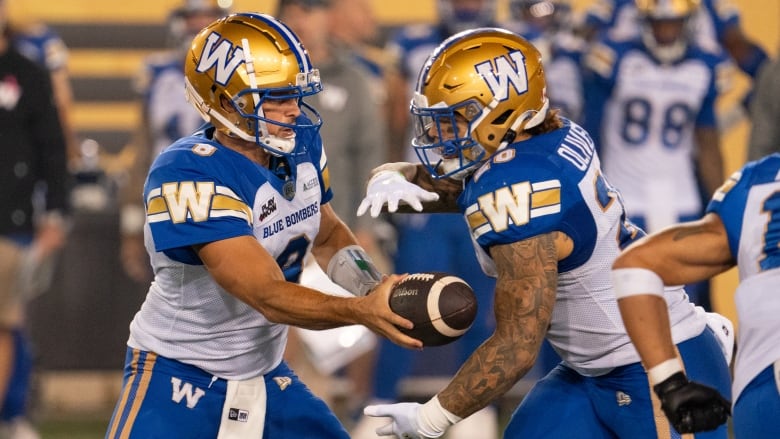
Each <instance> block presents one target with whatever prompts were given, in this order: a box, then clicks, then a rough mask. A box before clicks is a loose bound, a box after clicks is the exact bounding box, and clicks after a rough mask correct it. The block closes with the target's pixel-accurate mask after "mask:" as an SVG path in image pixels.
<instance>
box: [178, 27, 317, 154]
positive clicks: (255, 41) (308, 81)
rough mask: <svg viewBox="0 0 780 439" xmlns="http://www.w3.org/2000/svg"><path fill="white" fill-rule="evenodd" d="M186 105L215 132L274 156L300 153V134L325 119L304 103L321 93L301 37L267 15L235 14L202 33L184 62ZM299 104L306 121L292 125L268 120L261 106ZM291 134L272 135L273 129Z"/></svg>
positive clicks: (298, 121) (315, 128)
mask: <svg viewBox="0 0 780 439" xmlns="http://www.w3.org/2000/svg"><path fill="white" fill-rule="evenodd" d="M185 78H186V81H185V88H186V94H187V98H188V100H189V101H190V102H191V103H192V105H193V106H194V107H195V108H196V109H197V110H198V111H199V112H200V114H201V116H203V118H204V119H205V120H206V121H208V122H211V123H212V124H214V126H215V128H216V129H217V130H219V131H221V132H223V133H225V134H227V135H229V136H231V137H234V138H238V139H241V140H244V141H247V142H252V143H255V144H256V145H258V146H260V147H262V148H264V149H266V150H267V151H268V152H269V153H271V154H273V155H276V156H287V155H291V154H297V153H300V152H302V151H300V150H299V149H301V148H304V146H300V145H298V143H297V142H296V141H295V137H296V136H295V133H300V132H301V130H318V129H319V127H320V126H321V125H322V118H321V117H320V115H319V113H317V111H316V110H315V109H314V108H313V107H311V106H309V105H308V104H306V103H305V102H304V100H303V98H304V97H306V96H311V95H313V94H316V93H319V92H320V91H321V90H322V83H321V81H320V74H319V71H318V70H317V69H314V68H313V67H312V65H311V61H310V59H309V55H308V52H306V50H305V48H304V47H303V45H302V44H301V42H300V41H299V39H298V37H297V36H295V34H294V33H293V32H292V31H291V30H290V29H289V28H288V27H287V26H286V25H284V24H283V23H281V22H280V21H278V20H276V19H275V18H273V17H271V16H269V15H264V14H233V15H229V16H227V17H224V18H222V19H219V20H217V21H215V22H213V23H212V24H210V25H209V26H207V27H206V28H204V29H203V30H202V31H201V32H200V33H198V35H197V36H196V37H195V38H194V39H193V41H192V45H191V47H190V50H189V52H188V55H187V59H186V62H185ZM291 99H293V100H295V101H296V102H297V105H298V107H299V108H300V110H301V114H302V116H300V117H298V118H297V119H296V120H295V121H294V122H289V123H288V122H283V121H278V120H274V119H270V118H268V117H266V115H265V113H264V111H263V104H264V103H267V102H270V101H274V100H285V101H286V100H291ZM272 125H275V126H278V127H281V128H289V129H290V130H292V132H293V135H292V136H290V137H279V136H276V135H272V134H271V132H272V129H271V126H272Z"/></svg>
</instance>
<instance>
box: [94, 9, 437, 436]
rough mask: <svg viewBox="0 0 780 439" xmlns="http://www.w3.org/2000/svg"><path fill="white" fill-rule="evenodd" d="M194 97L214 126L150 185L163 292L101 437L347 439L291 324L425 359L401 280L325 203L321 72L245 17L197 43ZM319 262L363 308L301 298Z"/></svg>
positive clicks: (167, 154) (278, 34)
mask: <svg viewBox="0 0 780 439" xmlns="http://www.w3.org/2000/svg"><path fill="white" fill-rule="evenodd" d="M185 88H186V93H187V97H188V99H189V101H190V102H191V103H192V104H193V105H194V106H195V108H196V109H197V110H198V111H199V112H200V113H201V114H202V116H203V117H204V118H205V119H206V120H207V121H208V122H210V124H208V125H206V126H205V127H204V129H203V130H202V131H199V132H197V133H195V134H194V135H191V136H188V137H183V138H181V139H179V140H178V141H176V142H175V143H173V144H172V145H171V146H169V147H168V148H166V149H165V150H164V151H163V152H162V153H161V154H160V155H159V156H157V158H156V159H155V160H154V162H153V163H152V166H151V168H150V170H149V174H148V177H147V180H146V184H145V185H144V194H143V196H144V208H145V212H146V222H145V225H144V235H145V242H146V248H147V250H148V252H149V256H150V258H151V263H152V267H153V269H154V281H153V282H152V283H151V286H150V288H149V292H148V294H147V296H146V299H145V301H144V303H143V305H142V306H141V309H140V310H139V311H138V313H137V314H136V315H135V317H134V318H133V321H132V322H131V324H130V337H129V339H128V342H127V344H128V349H127V356H126V363H125V375H124V381H123V390H122V393H121V396H120V399H119V401H118V402H117V404H116V407H115V410H114V414H113V416H112V419H111V423H110V424H109V426H108V429H107V432H106V437H107V438H119V437H123V438H149V437H166V438H173V437H182V438H184V437H186V438H216V437H219V438H226V439H229V438H246V437H267V438H348V434H347V432H346V430H344V428H343V427H342V426H341V424H340V423H339V421H338V419H337V418H336V416H335V415H334V414H333V412H332V411H331V410H330V409H329V408H328V407H327V405H326V404H325V403H324V402H323V401H322V400H321V399H319V398H317V397H315V396H314V395H313V394H312V393H311V392H310V391H309V389H308V388H307V387H306V386H305V385H304V384H303V383H302V382H301V381H300V380H299V379H298V377H297V376H296V375H295V373H294V371H292V370H291V369H290V368H289V367H288V366H287V364H286V363H285V362H284V361H283V352H284V348H285V345H286V341H287V334H288V330H289V326H290V325H295V326H300V327H304V328H308V329H326V328H333V327H337V326H342V325H350V324H362V325H365V326H367V327H369V328H370V329H372V330H373V331H375V332H377V333H379V334H380V335H383V336H386V337H388V338H390V339H392V340H393V341H394V342H396V343H398V344H400V345H401V346H404V347H406V348H411V349H419V348H421V347H422V345H421V343H420V341H419V340H415V339H412V338H410V337H407V336H405V335H403V334H402V333H401V332H400V330H399V328H398V327H406V328H409V327H411V326H412V323H411V322H409V321H408V320H406V319H404V318H402V317H401V316H398V315H396V314H394V313H393V312H392V311H391V310H390V307H389V303H388V297H389V291H390V289H391V286H392V285H393V283H394V282H397V281H398V280H400V279H401V278H402V277H401V276H398V275H390V276H387V277H386V278H385V279H382V276H381V275H380V274H379V273H378V271H377V270H376V268H375V267H374V266H373V264H372V262H371V260H370V258H368V257H367V256H366V254H365V252H364V251H363V249H362V248H360V247H359V246H358V245H356V240H355V237H354V235H353V234H352V233H351V231H350V230H349V228H348V227H347V226H346V225H345V224H344V223H343V222H342V221H341V220H340V219H339V218H338V216H337V215H336V214H335V213H334V211H333V209H332V207H331V206H330V204H329V203H328V201H329V200H330V199H331V197H332V192H331V190H330V185H329V178H330V176H329V173H328V169H327V166H326V163H327V159H326V155H325V151H324V150H323V147H322V142H321V139H320V136H319V132H318V131H319V130H318V129H319V127H320V125H321V123H322V120H321V118H320V117H319V115H318V114H317V113H316V111H315V110H314V109H313V108H311V107H310V106H308V105H307V104H306V103H305V102H304V100H303V98H304V97H306V96H310V95H313V94H315V93H318V92H319V91H320V90H321V83H320V77H319V71H318V70H317V69H315V68H314V67H313V66H312V65H311V62H310V60H309V56H308V54H307V52H306V50H305V49H304V47H303V46H302V44H301V43H300V40H299V39H298V37H297V36H296V35H295V34H294V33H293V32H292V31H291V30H290V29H289V28H288V27H287V26H286V25H284V24H282V23H281V22H279V21H278V20H276V19H275V18H273V17H271V16H268V15H262V14H249V13H245V14H234V15H229V16H227V17H224V18H221V19H219V20H217V21H215V22H213V23H212V24H210V25H208V26H207V27H205V28H204V29H203V30H202V31H201V32H200V33H198V35H197V36H196V37H195V38H194V39H193V42H192V44H191V48H190V50H189V51H188V53H187V57H186V62H185ZM309 252H311V254H312V255H313V256H314V258H315V259H316V260H317V263H318V264H320V266H321V267H322V268H323V270H324V271H325V272H326V273H327V274H328V277H329V278H330V279H331V280H332V281H333V282H335V283H336V284H338V285H340V286H342V287H343V288H344V289H346V290H347V291H350V292H352V293H353V294H355V296H357V297H341V296H332V295H327V294H323V293H322V292H320V291H318V290H314V289H310V288H306V287H303V286H301V285H300V284H298V280H299V277H300V274H301V270H302V262H303V260H304V256H306V255H307V254H308V253H309ZM369 292H371V294H368V293H369Z"/></svg>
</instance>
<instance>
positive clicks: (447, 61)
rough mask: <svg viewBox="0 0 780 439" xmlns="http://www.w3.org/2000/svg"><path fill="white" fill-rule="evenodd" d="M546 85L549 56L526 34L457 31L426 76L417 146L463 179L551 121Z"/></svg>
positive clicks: (420, 86) (436, 166)
mask: <svg viewBox="0 0 780 439" xmlns="http://www.w3.org/2000/svg"><path fill="white" fill-rule="evenodd" d="M546 87H547V86H546V82H545V77H544V69H543V68H542V61H541V54H540V53H539V51H538V50H537V49H536V48H535V47H534V46H533V45H532V44H531V43H530V42H528V41H527V40H526V39H524V38H522V37H520V36H519V35H517V34H515V33H512V32H510V31H508V30H505V29H499V28H478V29H473V30H469V31H465V32H461V33H459V34H456V35H453V36H452V37H450V38H448V39H447V40H445V41H444V42H443V43H442V44H441V45H439V46H438V47H437V48H436V49H435V50H434V51H433V53H432V54H431V56H430V57H429V58H428V60H427V61H426V63H425V65H424V66H423V68H422V70H421V71H420V75H419V76H418V79H417V85H416V87H415V93H414V97H413V98H412V104H411V113H412V116H413V120H414V138H413V140H412V146H413V147H414V148H415V152H416V153H417V156H418V158H419V159H420V161H421V162H422V163H423V165H425V167H426V168H427V169H428V171H429V172H430V173H431V175H432V176H433V177H434V178H443V177H454V178H462V177H463V176H465V175H467V174H468V173H469V172H471V171H473V170H474V168H475V165H477V164H479V163H481V162H482V161H483V160H484V159H486V158H487V156H489V155H491V154H493V153H494V152H496V151H497V150H499V149H501V148H503V147H505V146H506V145H507V144H509V143H511V142H512V141H513V140H514V139H515V136H516V135H517V133H519V132H521V131H523V130H527V129H529V128H533V127H535V126H537V125H539V124H541V123H542V122H543V121H544V119H545V117H546V116H547V111H548V109H549V105H550V103H549V100H548V99H547V95H546V90H545V89H546ZM464 124H465V126H464Z"/></svg>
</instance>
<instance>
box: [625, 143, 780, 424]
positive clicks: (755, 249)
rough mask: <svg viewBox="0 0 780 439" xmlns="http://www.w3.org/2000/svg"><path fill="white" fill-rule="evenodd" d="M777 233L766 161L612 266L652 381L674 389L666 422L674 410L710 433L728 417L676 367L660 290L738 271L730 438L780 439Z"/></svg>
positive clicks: (769, 160) (773, 178) (771, 171)
mask: <svg viewBox="0 0 780 439" xmlns="http://www.w3.org/2000/svg"><path fill="white" fill-rule="evenodd" d="M779 230H780V154H772V155H769V156H766V157H765V158H763V159H761V160H759V161H755V162H750V163H748V164H747V165H745V166H744V167H743V168H742V169H741V170H739V171H738V172H735V173H734V174H733V175H732V176H731V177H730V178H729V179H728V180H727V181H726V183H725V184H723V186H721V187H720V189H718V191H717V192H716V193H715V195H714V196H713V197H712V200H711V201H710V203H709V205H708V206H707V212H706V214H705V215H704V216H703V217H702V218H700V219H698V220H696V221H692V222H687V223H680V224H677V225H674V226H671V227H669V228H667V229H665V230H663V231H661V232H658V233H655V234H651V235H649V236H647V237H646V238H644V239H641V240H639V241H638V242H637V243H636V244H634V245H632V246H630V247H628V249H626V251H624V252H623V253H622V254H621V255H620V256H618V258H617V259H616V260H615V262H614V264H613V271H612V273H613V277H614V279H615V287H616V288H615V293H616V294H617V296H618V304H619V305H620V311H621V314H622V316H623V321H624V322H625V325H626V328H627V330H628V333H629V335H630V336H631V338H632V339H633V340H634V343H635V344H636V346H637V349H638V350H639V354H640V355H641V356H642V361H643V362H644V364H645V365H646V366H647V367H649V368H650V371H652V372H654V373H655V375H656V380H657V381H660V382H662V381H663V380H666V382H668V383H674V387H675V388H676V390H674V391H672V392H669V395H668V397H667V398H666V400H665V401H664V409H665V410H667V414H669V415H670V417H674V416H680V414H679V413H674V412H673V411H671V410H673V409H674V408H675V407H680V408H682V409H683V410H684V411H687V412H689V413H690V415H689V417H688V419H689V420H690V422H693V423H694V424H697V423H700V424H707V423H713V422H717V421H718V420H720V419H721V418H720V414H721V413H722V412H723V410H724V409H723V408H722V405H721V402H722V398H721V397H719V396H718V395H717V394H716V393H715V392H714V391H713V390H712V389H710V390H709V391H706V392H705V391H703V392H701V393H693V392H692V391H691V389H689V387H690V385H689V384H687V377H686V375H687V376H690V370H689V369H688V364H687V363H686V364H684V365H683V364H681V363H680V360H679V356H678V355H677V353H676V352H675V349H674V345H673V343H672V341H671V337H670V335H669V318H668V315H667V312H666V306H665V304H664V301H663V289H664V285H677V284H684V283H690V282H695V281H698V280H702V279H709V278H711V277H713V276H715V275H717V274H719V273H722V272H724V271H726V270H728V269H730V268H732V267H735V266H736V267H737V268H738V270H739V285H738V286H737V290H736V293H735V296H734V299H735V301H736V309H737V319H738V320H737V323H738V324H739V325H738V329H739V333H738V335H737V347H738V349H737V355H736V359H735V363H734V383H733V386H732V391H731V392H732V398H733V410H734V414H733V415H734V422H733V424H734V435H735V437H736V438H737V439H758V438H767V439H768V438H776V437H780V417H778V416H776V414H777V413H780V390H778V384H777V383H778V380H779V379H780V378H778V377H780V340H778V334H779V333H780V319H778V318H777V316H778V314H779V313H780V297H778V296H777V284H778V281H780V245H778V239H780V238H779V237H780V233H778V231H779ZM724 395H725V394H724ZM682 421H683V420H681V422H682Z"/></svg>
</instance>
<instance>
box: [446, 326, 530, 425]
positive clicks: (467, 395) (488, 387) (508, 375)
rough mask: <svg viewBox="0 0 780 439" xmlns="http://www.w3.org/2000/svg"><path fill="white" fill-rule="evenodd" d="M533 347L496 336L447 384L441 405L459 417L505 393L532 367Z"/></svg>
mask: <svg viewBox="0 0 780 439" xmlns="http://www.w3.org/2000/svg"><path fill="white" fill-rule="evenodd" d="M537 353H538V345H537V346H536V348H533V347H531V346H524V345H523V342H522V341H520V340H511V339H509V340H508V339H503V338H501V337H497V336H496V335H495V334H494V336H493V337H491V338H489V339H488V340H487V341H486V342H485V343H483V344H482V345H481V346H480V347H479V348H477V349H476V350H475V351H474V353H472V354H471V356H470V357H469V359H468V360H467V361H466V362H465V363H464V364H463V366H461V368H460V370H459V371H458V373H457V374H456V375H455V377H454V378H453V379H452V381H450V383H449V385H448V386H447V387H446V388H445V389H444V390H442V391H441V392H439V394H438V396H439V401H440V402H441V404H442V406H443V407H444V408H446V409H447V410H449V411H450V412H452V413H454V414H455V415H457V416H460V417H461V418H465V417H467V416H469V415H471V414H472V413H474V412H477V411H478V410H480V409H482V408H484V407H486V406H487V405H489V404H490V403H491V402H492V401H494V400H496V399H497V398H499V397H501V396H503V395H504V394H506V393H507V392H508V391H509V390H510V389H511V388H512V387H513V386H514V385H515V384H516V383H517V382H518V381H519V380H520V378H522V377H523V376H524V375H525V374H526V373H528V371H529V370H530V369H531V368H532V367H533V364H534V362H535V361H536V355H537Z"/></svg>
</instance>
